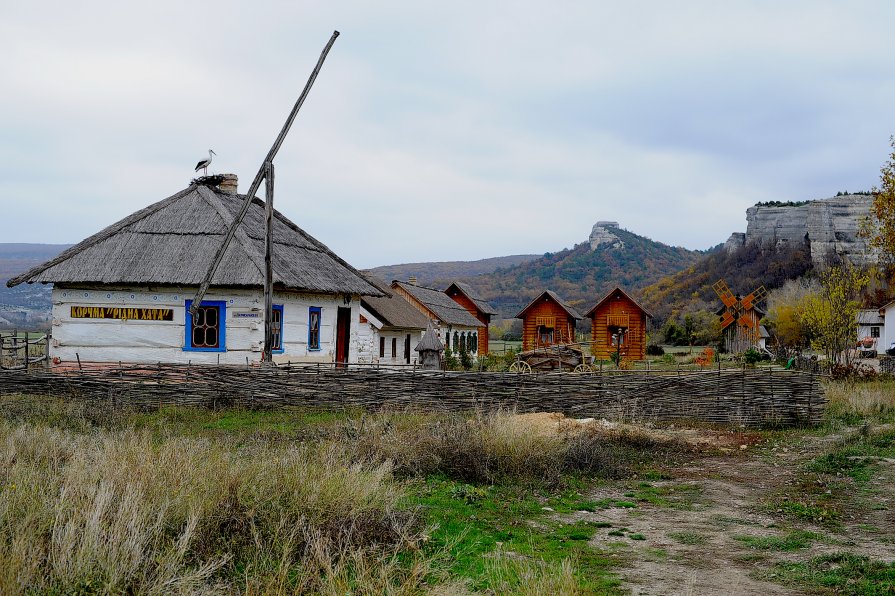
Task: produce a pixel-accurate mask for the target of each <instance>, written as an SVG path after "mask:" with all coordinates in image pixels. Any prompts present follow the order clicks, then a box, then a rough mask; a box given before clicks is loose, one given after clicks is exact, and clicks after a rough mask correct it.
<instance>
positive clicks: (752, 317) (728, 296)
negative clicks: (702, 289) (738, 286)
mask: <svg viewBox="0 0 895 596" xmlns="http://www.w3.org/2000/svg"><path fill="white" fill-rule="evenodd" d="M712 289H713V290H715V293H716V294H718V297H719V298H721V302H722V303H724V306H725V308H724V311H723V312H722V313H721V330H722V331H725V330H726V329H728V328H729V327H730V326H731V325H732V324H734V323H736V330H737V335H739V336H740V337H742V338H743V340H745V342H746V343H748V344H749V346H748V347H751V346H752V345H753V344H755V343H757V342H758V340H759V338H760V337H761V327H760V325H759V316H758V314H757V313H756V311H755V308H756V306H758V304H759V303H760V302H761V301H762V300H764V299H765V298H767V296H768V291H767V290H766V289H765V288H764V286H759V287H758V288H756V289H755V290H753V291H752V292H750V293H749V294H747V295H746V296H744V297H742V298H737V296H736V295H735V294H734V293H733V292H731V291H730V288H729V287H728V286H727V284H726V283H725V282H724V280H723V279H719V280H718V281H716V282H715V284H714V285H713V286H712ZM740 334H741V335H740ZM737 339H739V338H737ZM731 347H732V346H730V345H728V349H731ZM732 351H740V350H732Z"/></svg>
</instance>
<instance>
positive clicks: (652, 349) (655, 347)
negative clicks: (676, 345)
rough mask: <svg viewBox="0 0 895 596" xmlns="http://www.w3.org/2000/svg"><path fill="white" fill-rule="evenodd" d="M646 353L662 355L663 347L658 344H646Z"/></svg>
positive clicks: (663, 352)
mask: <svg viewBox="0 0 895 596" xmlns="http://www.w3.org/2000/svg"><path fill="white" fill-rule="evenodd" d="M646 355H647V356H664V355H665V348H663V347H662V346H660V345H659V344H650V345H648V346H646Z"/></svg>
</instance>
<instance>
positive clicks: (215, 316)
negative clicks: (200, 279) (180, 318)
mask: <svg viewBox="0 0 895 596" xmlns="http://www.w3.org/2000/svg"><path fill="white" fill-rule="evenodd" d="M192 304H193V301H192V300H187V301H186V319H185V323H186V325H184V327H185V329H186V338H185V340H184V342H183V349H184V350H185V351H187V352H226V351H227V325H226V321H227V303H226V302H224V301H223V300H203V301H202V304H201V305H200V306H199V312H197V313H196V316H195V317H194V316H193V315H192V314H191V313H190V307H191V306H192Z"/></svg>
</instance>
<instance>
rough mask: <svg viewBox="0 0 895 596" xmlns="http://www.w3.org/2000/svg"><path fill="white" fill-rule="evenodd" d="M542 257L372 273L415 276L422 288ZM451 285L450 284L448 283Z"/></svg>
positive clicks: (421, 265) (391, 267) (435, 264)
mask: <svg viewBox="0 0 895 596" xmlns="http://www.w3.org/2000/svg"><path fill="white" fill-rule="evenodd" d="M540 256H541V255H510V256H508V257H492V258H490V259H480V260H478V261H440V262H432V263H403V264H401V265H384V266H382V267H374V268H373V269H370V271H371V272H372V273H373V274H374V275H376V276H377V277H379V278H381V279H384V280H386V281H388V282H389V283H390V282H391V281H392V280H395V279H398V280H401V281H407V279H408V278H409V277H411V276H415V277H416V279H417V283H418V284H420V285H421V286H431V285H432V284H433V283H435V282H436V281H441V280H450V281H453V280H455V279H457V278H461V277H470V276H473V275H483V274H487V273H493V272H494V271H496V270H498V269H504V268H507V267H513V266H514V265H519V264H521V263H527V262H529V261H534V260H535V259H538V258H540ZM448 283H450V282H448Z"/></svg>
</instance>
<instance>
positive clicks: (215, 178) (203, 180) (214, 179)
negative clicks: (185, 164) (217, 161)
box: [190, 174, 224, 186]
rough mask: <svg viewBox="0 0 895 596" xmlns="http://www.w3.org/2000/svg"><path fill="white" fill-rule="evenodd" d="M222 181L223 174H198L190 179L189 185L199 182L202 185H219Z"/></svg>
mask: <svg viewBox="0 0 895 596" xmlns="http://www.w3.org/2000/svg"><path fill="white" fill-rule="evenodd" d="M223 181H224V176H223V174H214V175H212V176H199V177H198V178H193V179H192V180H190V185H193V184H201V185H202V186H220V184H221V182H223Z"/></svg>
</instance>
